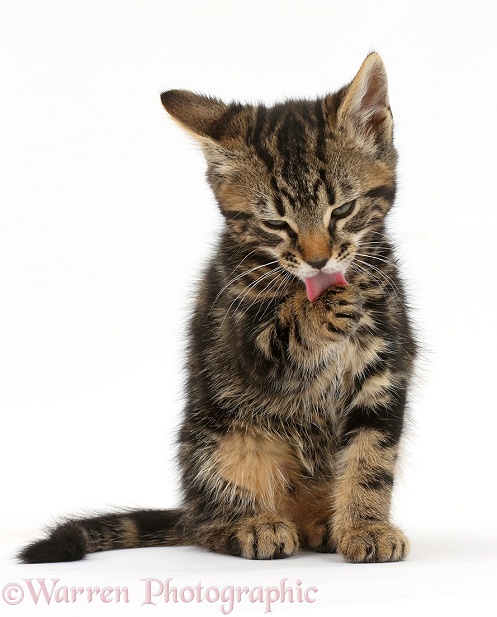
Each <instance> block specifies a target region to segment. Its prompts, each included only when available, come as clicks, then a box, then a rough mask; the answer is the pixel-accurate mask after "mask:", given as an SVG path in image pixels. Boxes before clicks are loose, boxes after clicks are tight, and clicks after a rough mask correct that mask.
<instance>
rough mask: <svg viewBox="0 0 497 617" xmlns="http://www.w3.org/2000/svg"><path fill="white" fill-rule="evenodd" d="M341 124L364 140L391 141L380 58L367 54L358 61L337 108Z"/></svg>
mask: <svg viewBox="0 0 497 617" xmlns="http://www.w3.org/2000/svg"><path fill="white" fill-rule="evenodd" d="M338 122H339V125H341V126H344V125H345V126H347V125H349V126H350V125H352V126H351V128H352V129H353V130H354V132H355V133H356V134H357V133H358V134H359V135H360V136H361V137H363V138H364V137H365V138H366V139H367V141H371V140H374V142H375V143H381V142H383V143H388V144H391V143H392V139H393V120H392V112H391V111H390V103H389V101H388V82H387V73H386V70H385V65H384V64H383V60H382V59H381V58H380V56H379V55H378V54H377V53H371V54H369V56H368V57H367V58H366V59H365V60H364V62H363V63H362V66H361V68H360V69H359V72H358V73H357V75H356V76H355V77H354V79H353V81H352V83H350V85H349V86H348V87H347V88H346V94H345V97H344V99H343V101H342V103H341V105H340V108H339V110H338Z"/></svg>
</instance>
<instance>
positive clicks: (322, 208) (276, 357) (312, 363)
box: [19, 53, 415, 563]
mask: <svg viewBox="0 0 497 617" xmlns="http://www.w3.org/2000/svg"><path fill="white" fill-rule="evenodd" d="M161 98H162V103H163V104H164V107H165V108H166V109H167V111H168V112H169V113H170V114H171V116H172V117H173V118H174V119H175V120H177V121H178V122H179V124H180V125H181V126H183V127H184V128H185V129H186V130H187V131H188V132H189V133H190V134H191V135H193V136H194V137H195V138H196V139H198V141H199V142H200V144H201V146H202V148H203V151H204V153H205V156H206V159H207V162H208V172H207V177H208V180H209V183H210V185H211V187H212V189H213V191H214V194H215V196H216V198H217V201H218V203H219V206H220V208H221V212H222V214H223V215H224V218H225V225H224V230H223V232H222V234H221V238H220V240H219V244H218V247H217V251H216V253H215V255H214V257H213V259H212V261H211V263H210V265H209V266H208V268H207V269H206V271H205V274H204V276H203V278H202V281H201V283H200V286H199V289H198V294H197V299H196V302H195V309H194V312H193V316H192V319H191V324H190V338H189V351H188V375H189V376H188V381H187V388H186V391H187V403H186V410H185V415H184V421H183V424H182V428H181V430H180V433H179V463H180V467H181V472H182V491H183V503H182V505H181V507H180V508H178V509H175V510H138V511H127V512H124V513H120V514H107V515H102V516H97V517H93V518H86V519H81V520H78V519H73V520H71V519H69V520H67V521H66V522H63V523H61V524H60V525H58V526H57V527H55V528H54V529H52V530H51V531H50V532H49V533H48V536H47V537H46V538H45V539H43V540H39V541H36V542H33V543H32V544H30V545H29V546H27V547H25V548H24V549H23V550H22V551H21V553H20V555H19V557H20V559H21V560H22V561H24V562H27V563H36V562H55V561H72V560H77V559H81V558H83V557H84V556H85V555H86V554H87V553H90V552H94V551H102V550H107V549H115V548H131V547H143V546H176V545H186V544H195V545H198V546H202V547H205V548H207V549H210V550H212V551H216V552H220V553H227V554H230V555H237V556H241V557H246V558H249V559H276V558H281V557H288V556H290V555H293V554H294V553H295V552H296V551H297V550H298V549H299V547H301V548H304V549H309V550H312V551H319V552H325V553H333V552H338V553H340V554H341V555H343V557H344V558H345V560H347V561H349V562H384V561H398V560H401V559H403V558H404V557H405V556H406V554H407V552H408V541H407V539H406V537H405V536H404V534H403V533H402V531H400V530H399V529H397V528H396V527H395V526H394V525H393V524H392V523H391V522H390V519H389V513H390V501H391V493H392V486H393V483H394V472H395V465H396V460H397V454H398V449H399V440H400V438H401V434H402V429H403V419H404V408H405V405H406V395H407V390H408V386H409V382H410V379H411V375H412V370H413V361H414V357H415V342H414V340H413V335H412V333H411V329H410V326H409V322H408V317H407V314H406V303H405V297H404V292H403V290H402V285H401V281H400V280H399V278H398V273H397V266H396V260H395V257H394V254H393V249H392V245H391V243H390V240H389V238H388V234H387V232H386V230H385V226H384V223H385V217H386V215H387V213H388V211H389V210H390V207H391V206H392V203H393V201H394V197H395V167H396V162H397V154H396V151H395V148H394V146H393V139H392V128H393V125H392V116H391V112H390V106H389V102H388V93H387V77H386V73H385V68H384V65H383V62H382V60H381V58H380V57H379V56H378V55H377V54H375V53H372V54H370V55H369V56H368V57H367V58H366V60H365V61H364V63H363V65H362V66H361V68H360V70H359V72H358V74H357V75H356V77H355V78H354V80H353V81H352V82H351V83H350V84H349V85H348V86H345V87H343V88H341V89H340V90H338V92H336V93H334V94H330V95H328V96H326V97H324V98H320V99H317V100H314V101H309V100H291V101H287V102H285V103H283V104H278V105H275V106H273V107H265V106H263V105H241V104H239V103H231V104H225V103H223V102H221V101H220V100H217V99H214V98H209V97H205V96H200V95H197V94H193V93H192V92H187V91H181V90H171V91H169V92H164V93H163V94H162V97H161Z"/></svg>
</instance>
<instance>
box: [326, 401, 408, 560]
mask: <svg viewBox="0 0 497 617" xmlns="http://www.w3.org/2000/svg"><path fill="white" fill-rule="evenodd" d="M401 428H402V418H401V416H399V415H398V410H397V414H396V410H395V408H393V409H392V405H390V406H386V407H384V408H382V407H381V406H377V407H375V408H374V409H373V408H367V407H365V406H361V407H355V408H352V409H351V410H350V411H349V412H348V420H347V426H346V431H345V435H346V438H345V440H346V443H345V445H344V447H343V449H342V450H341V452H340V454H339V459H338V464H337V482H336V486H335V491H334V510H335V514H334V518H333V538H334V541H335V542H336V545H337V547H338V552H339V553H341V554H342V555H343V556H344V558H345V559H346V560H347V561H350V562H353V563H359V562H384V561H400V560H402V559H404V557H405V556H406V555H407V553H408V551H409V543H408V541H407V538H406V537H405V535H404V534H403V533H402V531H400V530H399V529H397V528H396V527H395V526H394V525H392V524H391V523H390V521H389V517H390V503H391V493H392V486H393V481H394V468H395V462H396V459H397V452H398V439H399V437H400V431H401Z"/></svg>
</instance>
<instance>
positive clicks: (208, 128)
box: [160, 90, 228, 140]
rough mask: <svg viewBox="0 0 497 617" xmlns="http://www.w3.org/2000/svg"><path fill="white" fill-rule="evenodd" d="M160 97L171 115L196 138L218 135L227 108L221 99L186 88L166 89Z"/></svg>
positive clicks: (215, 136)
mask: <svg viewBox="0 0 497 617" xmlns="http://www.w3.org/2000/svg"><path fill="white" fill-rule="evenodd" d="M160 98H161V101H162V104H163V105H164V107H165V108H166V110H167V111H168V112H169V113H170V114H171V116H172V117H173V118H174V119H175V120H177V121H178V122H179V123H180V124H181V125H182V126H183V128H185V129H187V130H188V131H189V132H190V133H192V134H193V136H194V137H196V138H197V139H198V138H201V139H202V138H210V139H214V140H217V139H218V138H219V137H220V134H219V133H220V128H221V127H220V124H221V120H222V118H223V117H224V116H225V114H226V111H227V109H228V106H227V105H225V104H224V103H223V102H222V101H220V100H218V99H215V98H211V97H208V96H202V95H200V94H195V93H194V92H189V91H188V90H168V91H167V92H163V93H162V94H161V95H160Z"/></svg>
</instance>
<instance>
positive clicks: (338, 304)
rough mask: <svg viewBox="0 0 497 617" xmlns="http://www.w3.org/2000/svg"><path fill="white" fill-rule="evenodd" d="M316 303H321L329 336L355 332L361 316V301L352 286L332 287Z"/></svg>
mask: <svg viewBox="0 0 497 617" xmlns="http://www.w3.org/2000/svg"><path fill="white" fill-rule="evenodd" d="M316 302H320V303H321V306H322V308H323V311H324V314H325V316H326V329H327V330H328V332H329V333H330V334H332V335H347V334H351V333H352V332H354V330H356V328H357V325H358V323H359V320H360V318H361V315H362V300H361V296H360V294H359V291H358V290H357V289H356V288H355V287H354V285H347V286H346V287H341V286H339V287H332V288H331V289H328V290H327V291H325V293H324V294H323V295H322V296H321V297H320V298H318V299H317V300H316Z"/></svg>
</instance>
